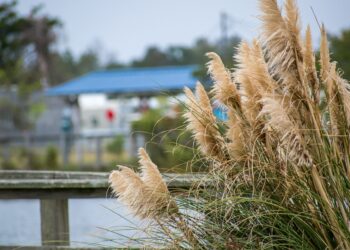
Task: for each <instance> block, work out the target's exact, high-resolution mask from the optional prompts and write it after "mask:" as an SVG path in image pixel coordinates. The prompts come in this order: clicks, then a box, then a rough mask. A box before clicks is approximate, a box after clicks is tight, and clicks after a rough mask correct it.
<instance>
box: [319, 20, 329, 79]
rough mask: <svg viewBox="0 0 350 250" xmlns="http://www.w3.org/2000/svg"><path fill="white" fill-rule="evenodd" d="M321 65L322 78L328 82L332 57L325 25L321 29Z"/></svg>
mask: <svg viewBox="0 0 350 250" xmlns="http://www.w3.org/2000/svg"><path fill="white" fill-rule="evenodd" d="M320 66H321V79H322V81H323V82H326V81H327V77H328V73H329V70H330V67H331V59H330V56H329V49H328V39H327V33H326V29H325V27H324V25H322V29H321V45H320Z"/></svg>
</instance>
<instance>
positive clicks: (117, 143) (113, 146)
mask: <svg viewBox="0 0 350 250" xmlns="http://www.w3.org/2000/svg"><path fill="white" fill-rule="evenodd" d="M124 143H125V139H124V136H123V135H117V136H116V137H115V138H114V139H113V141H111V142H110V143H109V144H108V145H107V151H108V152H109V153H112V154H117V155H120V154H121V153H123V151H124Z"/></svg>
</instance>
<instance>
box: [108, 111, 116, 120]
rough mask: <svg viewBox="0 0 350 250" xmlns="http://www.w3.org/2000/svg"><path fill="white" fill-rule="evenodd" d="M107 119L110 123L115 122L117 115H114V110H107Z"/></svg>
mask: <svg viewBox="0 0 350 250" xmlns="http://www.w3.org/2000/svg"><path fill="white" fill-rule="evenodd" d="M106 118H107V120H108V121H110V122H111V121H113V120H114V118H115V113H114V111H113V110H112V109H107V110H106Z"/></svg>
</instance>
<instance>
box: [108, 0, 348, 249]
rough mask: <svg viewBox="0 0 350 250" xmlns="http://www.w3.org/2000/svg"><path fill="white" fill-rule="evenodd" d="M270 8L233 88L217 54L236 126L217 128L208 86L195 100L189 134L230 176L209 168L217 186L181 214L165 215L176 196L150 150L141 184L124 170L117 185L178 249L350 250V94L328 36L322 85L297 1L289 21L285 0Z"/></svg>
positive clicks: (190, 198)
mask: <svg viewBox="0 0 350 250" xmlns="http://www.w3.org/2000/svg"><path fill="white" fill-rule="evenodd" d="M260 3H261V9H262V11H263V15H262V22H263V29H262V35H261V36H260V39H261V40H259V42H257V41H253V43H252V44H248V43H247V42H242V43H241V44H240V46H239V49H238V54H237V55H236V56H235V59H236V65H235V68H234V72H233V74H232V76H233V77H234V79H233V80H232V79H231V74H230V72H229V71H228V70H227V69H226V68H225V66H224V65H223V63H222V61H221V59H220V58H219V57H218V56H217V55H216V54H214V53H209V54H208V56H209V58H210V62H209V63H208V67H209V73H210V74H211V77H212V78H213V80H214V88H213V93H214V97H215V98H217V99H219V100H220V101H221V102H222V103H223V104H224V105H226V106H227V109H228V121H227V126H222V123H221V122H219V121H217V120H216V119H215V117H214V115H213V111H212V107H211V100H210V98H209V97H208V95H207V93H206V91H205V89H204V87H203V86H202V85H200V84H198V85H197V88H196V96H195V95H194V94H193V93H192V91H191V90H189V89H188V88H185V90H184V91H185V94H186V96H187V99H188V103H187V108H188V109H187V112H186V114H185V117H186V119H187V122H188V129H189V130H191V132H192V133H193V135H194V138H195V140H196V144H197V147H198V148H199V149H200V151H201V152H202V154H203V155H204V157H205V158H206V159H209V161H205V164H209V165H210V166H213V165H214V166H217V165H219V166H225V167H224V168H217V167H214V168H209V169H210V171H209V172H208V173H207V175H206V177H205V178H206V180H207V181H209V184H210V185H209V184H208V185H201V186H199V185H196V184H194V185H193V187H192V188H191V189H190V190H189V191H188V192H185V193H184V194H181V195H180V196H178V197H177V199H176V202H177V204H174V206H176V208H177V207H178V209H170V208H169V207H171V205H167V206H166V205H165V204H171V203H169V200H171V197H170V194H169V192H168V191H167V189H166V185H165V183H164V182H163V181H162V179H161V177H160V174H159V171H158V169H157V167H156V166H155V165H154V164H153V163H152V161H151V160H150V158H149V157H148V156H147V154H146V153H145V151H144V150H140V152H139V154H140V164H141V165H142V174H141V177H140V176H138V175H137V174H136V173H135V172H133V171H132V170H130V169H126V168H121V170H120V171H115V172H113V173H112V174H111V176H110V183H111V186H112V188H113V189H114V190H115V192H116V194H117V195H119V196H120V197H121V199H122V201H124V202H125V203H126V204H128V205H129V206H130V207H131V208H132V209H133V211H134V212H136V214H138V215H142V217H147V218H154V217H156V219H155V220H157V222H159V223H158V225H160V228H161V229H164V230H163V234H162V233H158V234H156V236H155V237H156V238H157V240H159V239H160V238H162V237H163V238H164V242H166V243H167V244H168V243H169V242H173V243H174V244H171V245H174V246H176V247H178V248H192V249H208V250H209V249H300V248H302V249H333V250H334V249H339V250H340V249H341V250H343V249H350V221H349V215H350V205H349V201H350V190H349V187H350V132H349V131H350V130H349V127H350V87H349V84H348V82H347V81H346V80H344V79H342V77H341V74H340V73H339V72H338V71H337V68H336V63H335V62H331V59H330V56H329V50H328V47H327V46H328V45H327V37H326V33H325V30H324V28H323V29H322V41H321V49H320V54H321V57H320V64H321V77H320V78H319V76H318V75H317V72H316V65H315V56H314V52H313V49H312V41H311V32H310V28H308V29H307V30H306V37H305V40H304V42H303V43H301V42H300V41H301V38H300V24H299V14H298V9H297V7H296V4H295V1H294V0H286V4H285V10H286V16H282V14H281V11H280V10H279V7H278V5H277V0H260ZM260 44H261V45H260ZM320 80H321V81H322V87H324V90H325V94H326V97H327V98H325V100H324V101H325V103H326V105H325V106H326V108H323V106H322V107H321V104H320V102H319V98H320V97H319V94H320V93H319V92H320V86H319V82H320ZM235 84H237V86H239V88H237V89H236V88H234V87H235V86H236V85H235ZM238 100H239V101H238ZM233 103H234V105H233ZM238 103H239V105H237V104H238ZM328 114H329V117H330V118H328ZM321 119H324V120H325V121H328V119H330V121H331V122H330V123H331V127H332V128H331V129H329V128H328V126H327V123H326V122H323V120H321ZM219 128H220V129H219ZM258 134H260V136H257V135H258ZM211 160H212V161H211ZM222 170H224V171H222ZM226 170H227V171H226ZM201 184H202V183H201ZM204 184H205V183H204ZM159 193H164V194H165V195H164V196H160V195H159ZM166 197H169V198H166ZM155 204H161V205H160V206H159V205H158V206H156V205H155ZM163 204H164V205H163ZM171 211H176V213H175V212H171ZM183 211H188V212H183ZM158 228H159V227H158ZM164 232H166V233H164ZM159 235H161V236H159ZM166 246H168V245H166Z"/></svg>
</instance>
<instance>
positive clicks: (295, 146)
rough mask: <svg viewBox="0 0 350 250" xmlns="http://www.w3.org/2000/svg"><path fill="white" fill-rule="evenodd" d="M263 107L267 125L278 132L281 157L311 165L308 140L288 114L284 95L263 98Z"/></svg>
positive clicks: (299, 164) (301, 164)
mask: <svg viewBox="0 0 350 250" xmlns="http://www.w3.org/2000/svg"><path fill="white" fill-rule="evenodd" d="M261 102H262V104H263V108H262V110H261V113H260V115H261V116H266V117H267V123H266V125H269V126H270V127H272V128H273V129H274V130H275V131H276V132H277V134H278V137H279V138H278V141H279V146H280V149H281V150H280V151H279V153H280V155H279V158H280V159H281V160H282V161H285V162H288V161H292V162H295V163H296V165H297V166H309V167H310V166H311V165H312V158H311V155H310V153H309V152H308V150H307V148H306V142H305V141H304V139H303V137H302V135H301V134H300V133H299V129H298V127H297V125H296V124H295V123H294V122H293V120H291V118H290V117H289V116H288V112H286V110H285V109H284V108H283V107H284V106H285V104H284V102H285V100H283V97H280V98H278V97H276V96H273V97H270V98H269V97H264V98H263V99H262V100H261Z"/></svg>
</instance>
